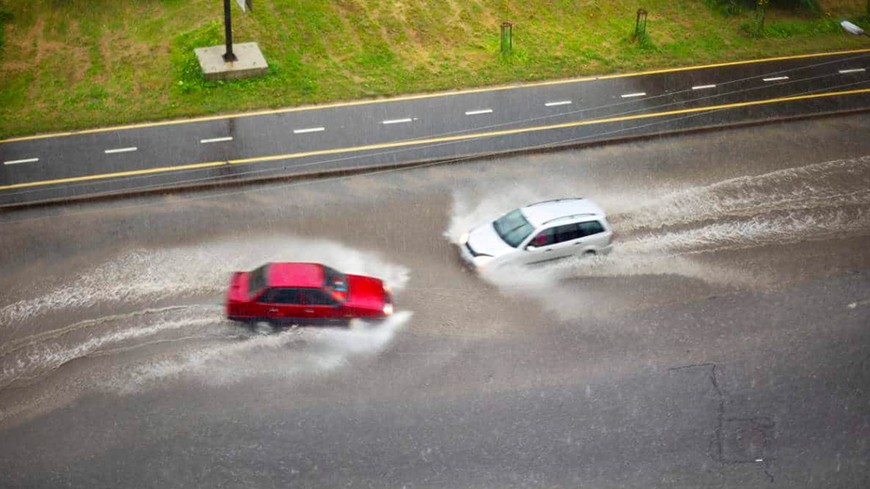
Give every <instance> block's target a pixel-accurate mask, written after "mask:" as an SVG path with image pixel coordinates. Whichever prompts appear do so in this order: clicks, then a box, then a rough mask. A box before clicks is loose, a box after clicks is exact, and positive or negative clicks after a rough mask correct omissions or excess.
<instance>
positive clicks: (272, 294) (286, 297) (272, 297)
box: [257, 289, 302, 304]
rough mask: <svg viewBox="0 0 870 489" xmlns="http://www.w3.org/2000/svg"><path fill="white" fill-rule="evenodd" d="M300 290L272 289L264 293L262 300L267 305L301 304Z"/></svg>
mask: <svg viewBox="0 0 870 489" xmlns="http://www.w3.org/2000/svg"><path fill="white" fill-rule="evenodd" d="M299 295H300V294H299V289H271V290H268V291H266V293H264V294H263V295H262V296H261V298H260V300H259V301H257V302H263V303H266V304H301V303H302V301H301V300H300V297H299Z"/></svg>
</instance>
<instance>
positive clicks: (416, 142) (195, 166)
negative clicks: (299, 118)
mask: <svg viewBox="0 0 870 489" xmlns="http://www.w3.org/2000/svg"><path fill="white" fill-rule="evenodd" d="M867 93H870V88H862V89H856V90H843V91H837V92H826V93H816V94H811V95H795V96H790V97H778V98H771V99H765V100H754V101H750V102H737V103H732V104H720V105H710V106H706V107H695V108H691V109H678V110H669V111H665V112H650V113H646V114H634V115H625V116H618V117H606V118H602V119H589V120H582V121H574V122H563V123H560V124H549V125H544V126H533V127H524V128H518V129H505V130H500V131H487V132H479V133H472V134H460V135H454V136H443V137H433V138H426V139H413V140H406V141H394V142H388V143H378V144H366V145H362V146H351V147H346V148H334V149H321V150H314V151H304V152H301V153H285V154H279V155H271V156H257V157H253V158H241V159H235V160H227V161H209V162H205V163H191V164H188V165H177V166H164V167H159V168H149V169H146V170H132V171H123V172H114V173H103V174H98V175H86V176H80V177H69V178H58V179H54V180H43V181H36V182H25V183H16V184H11V185H3V186H0V191H2V190H14V189H22V188H32V187H42V186H48V185H59V184H64V183H80V182H91V181H96V180H107V179H112V178H121V177H132V176H142V175H154V174H159V173H170V172H178V171H185V170H199V169H203V168H212V167H218V166H223V165H227V164H230V165H249V164H254V163H265V162H269V161H277V160H292V159H298V158H307V157H311V156H324V155H335V154H343V153H357V152H361V151H373V150H381V149H393V148H404V147H409V146H423V145H427V144H436V143H450V142H457V141H468V140H472V139H483V138H493V137H499V136H510V135H513V134H524V133H532V132H540V131H552V130H555V129H570V128H574V127H580V126H591V125H595V124H608V123H613V122H624V121H634V120H642V119H653V118H657V117H669V116H675V115H685V114H696V113H700V112H711V111H716V110H730V109H739V108H743V107H753V106H759V105H772V104H780V103H787V102H796V101H800V100H812V99H821V98H829V97H843V96H848V95H859V94H867Z"/></svg>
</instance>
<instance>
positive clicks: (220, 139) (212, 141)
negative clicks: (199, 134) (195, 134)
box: [199, 136, 233, 144]
mask: <svg viewBox="0 0 870 489" xmlns="http://www.w3.org/2000/svg"><path fill="white" fill-rule="evenodd" d="M232 140H233V137H232V136H227V137H223V138H211V139H200V140H199V142H200V144H208V143H222V142H224V141H232Z"/></svg>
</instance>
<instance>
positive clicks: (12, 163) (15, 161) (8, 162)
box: [3, 158, 39, 165]
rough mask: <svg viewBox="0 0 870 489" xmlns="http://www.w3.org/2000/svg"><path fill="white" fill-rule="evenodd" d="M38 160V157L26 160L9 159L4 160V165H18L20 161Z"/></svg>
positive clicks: (30, 161) (31, 161)
mask: <svg viewBox="0 0 870 489" xmlns="http://www.w3.org/2000/svg"><path fill="white" fill-rule="evenodd" d="M37 161H39V158H27V159H26V160H9V161H4V162H3V164H4V165H20V164H22V163H36V162H37Z"/></svg>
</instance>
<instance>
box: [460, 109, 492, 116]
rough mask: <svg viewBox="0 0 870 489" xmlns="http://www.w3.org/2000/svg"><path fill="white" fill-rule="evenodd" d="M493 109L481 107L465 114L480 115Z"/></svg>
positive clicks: (489, 112)
mask: <svg viewBox="0 0 870 489" xmlns="http://www.w3.org/2000/svg"><path fill="white" fill-rule="evenodd" d="M491 113H492V109H480V110H469V111H466V112H465V115H480V114H491Z"/></svg>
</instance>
